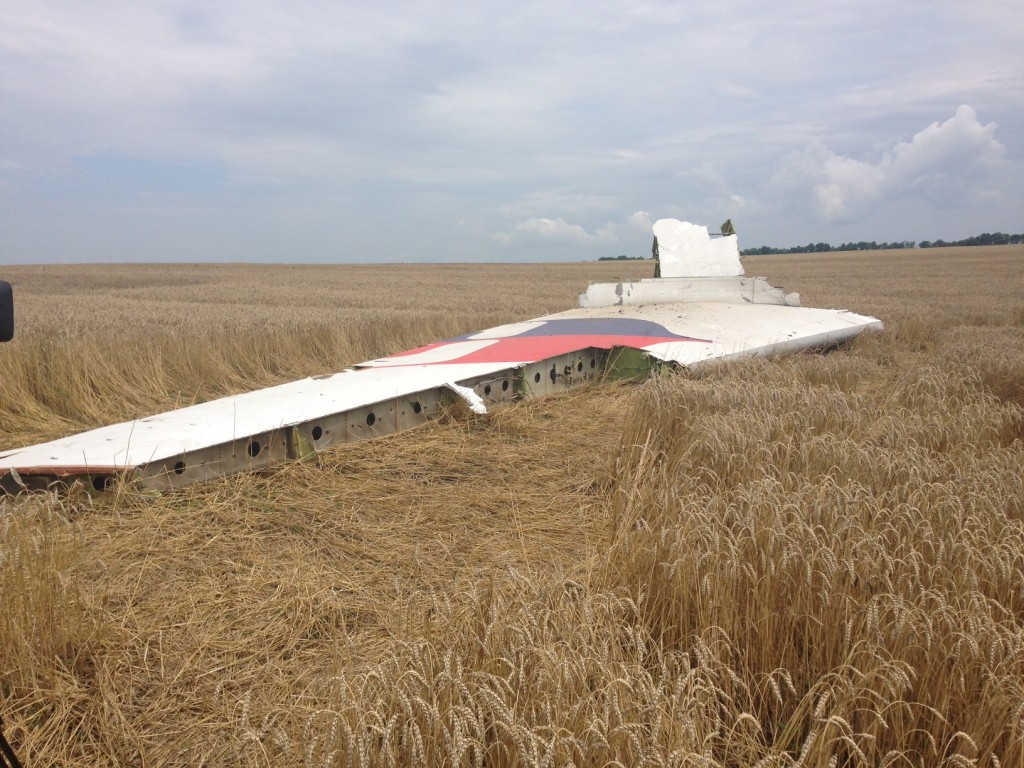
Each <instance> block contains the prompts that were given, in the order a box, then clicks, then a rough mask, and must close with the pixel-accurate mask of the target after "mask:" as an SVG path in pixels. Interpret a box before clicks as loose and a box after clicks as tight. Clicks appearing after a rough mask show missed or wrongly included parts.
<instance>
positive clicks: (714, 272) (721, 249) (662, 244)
mask: <svg viewBox="0 0 1024 768" xmlns="http://www.w3.org/2000/svg"><path fill="white" fill-rule="evenodd" d="M654 236H655V237H656V238H658V254H659V259H660V261H661V276H662V277H736V276H738V275H742V274H743V265H742V264H741V263H740V248H739V240H737V239H736V235H722V236H720V237H715V238H712V237H711V236H710V235H709V234H708V228H707V227H704V226H701V225H700V224H691V223H690V222H688V221H679V220H678V219H658V220H657V221H656V222H654Z"/></svg>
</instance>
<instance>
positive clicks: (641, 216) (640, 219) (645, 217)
mask: <svg viewBox="0 0 1024 768" xmlns="http://www.w3.org/2000/svg"><path fill="white" fill-rule="evenodd" d="M629 226H631V227H633V228H634V229H638V230H640V231H641V232H650V231H651V229H652V227H653V226H654V222H652V221H651V214H649V213H648V212H647V211H636V212H635V213H633V214H631V215H630V217H629Z"/></svg>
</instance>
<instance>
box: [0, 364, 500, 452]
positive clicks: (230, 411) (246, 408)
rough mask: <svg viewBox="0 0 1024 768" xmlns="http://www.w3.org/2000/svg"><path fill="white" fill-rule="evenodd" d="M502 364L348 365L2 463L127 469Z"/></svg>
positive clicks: (68, 440) (93, 434)
mask: <svg viewBox="0 0 1024 768" xmlns="http://www.w3.org/2000/svg"><path fill="white" fill-rule="evenodd" d="M507 367H508V366H506V365H494V364H468V365H445V366H438V365H421V366H409V367H403V368H381V369H366V370H349V371H343V372H341V373H336V374H334V375H333V376H326V377H320V378H315V379H312V378H310V379H302V380H300V381H293V382H291V383H288V384H282V385H280V386H277V387H269V388H267V389H259V390H256V391H254V392H246V393H245V394H242V395H235V396H233V397H224V398H221V399H219V400H211V401H210V402H207V403H200V404H199V405H193V406H190V407H188V408H181V409H178V410H176V411H168V412H167V413H161V414H157V415H155V416H149V417H147V418H144V419H138V420H136V421H129V422H124V423H122V424H114V425H112V426H109V427H101V428H100V429H95V430H91V431H89V432H82V433H81V434H78V435H72V436H71V437H66V438H62V439H60V440H54V441H52V442H49V443H42V444H40V445H36V446H31V447H28V448H21V449H16V450H13V451H6V452H3V453H0V470H3V469H4V468H8V467H15V468H18V467H61V466H73V467H116V468H118V469H125V468H129V467H137V466H140V465H143V464H147V463H150V462H153V461H159V460H163V459H169V458H173V457H175V456H179V455H181V454H183V453H188V452H190V451H195V450H199V449H202V448H207V447H209V446H212V445H220V444H222V443H227V442H230V441H232V440H235V439H238V438H243V437H246V436H249V435H257V434H260V433H263V432H269V431H271V430H274V429H279V428H280V427H285V426H291V425H294V424H300V423H302V422H305V421H309V420H311V419H316V418H319V417H321V416H324V415H327V414H333V413H341V412H343V411H348V410H352V409H355V408H360V407H362V406H365V405H370V404H372V403H378V402H381V401H382V400H387V399H390V398H394V397H400V396H402V395H408V394H412V393H414V392H421V391H423V390H425V389H431V388H434V387H441V386H444V385H445V384H448V383H451V382H454V381H456V380H462V379H469V378H473V377H474V376H482V375H484V374H486V373H490V372H491V371H494V370H502V369H503V368H507Z"/></svg>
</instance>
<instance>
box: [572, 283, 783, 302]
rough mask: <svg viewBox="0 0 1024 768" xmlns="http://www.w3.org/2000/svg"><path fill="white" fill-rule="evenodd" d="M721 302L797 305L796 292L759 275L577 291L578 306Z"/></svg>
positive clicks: (609, 285)
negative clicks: (780, 286) (777, 286)
mask: <svg viewBox="0 0 1024 768" xmlns="http://www.w3.org/2000/svg"><path fill="white" fill-rule="evenodd" d="M692 302H722V303H727V304H737V303H741V302H745V303H750V304H786V305H789V306H794V307H797V306H800V295H799V294H794V293H790V294H785V293H783V292H782V290H781V289H779V288H775V287H774V286H772V285H771V284H770V283H769V282H768V281H767V280H765V279H764V278H763V277H670V278H664V277H663V278H651V279H648V280H623V281H621V282H618V283H594V284H593V285H591V286H589V287H588V288H587V292H586V293H581V294H580V306H581V307H595V308H596V307H615V306H632V305H638V304H675V303H692Z"/></svg>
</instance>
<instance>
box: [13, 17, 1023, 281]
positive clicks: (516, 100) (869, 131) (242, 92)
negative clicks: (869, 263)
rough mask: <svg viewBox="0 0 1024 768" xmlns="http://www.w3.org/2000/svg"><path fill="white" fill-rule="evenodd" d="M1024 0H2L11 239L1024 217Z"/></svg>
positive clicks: (374, 242)
mask: <svg viewBox="0 0 1024 768" xmlns="http://www.w3.org/2000/svg"><path fill="white" fill-rule="evenodd" d="M1022 51H1024V13H1021V12H1020V8H1019V4H1018V2H1017V0H1012V1H1011V0H976V1H975V2H971V3H967V2H963V0H901V1H900V2H891V0H857V1H856V2H853V1H851V0H830V2H828V3H822V2H820V1H819V0H814V2H811V0H778V1H777V2H773V3H764V2H751V1H749V0H715V2H714V3H709V2H704V3H699V2H689V3H684V2H678V0H675V1H672V2H668V1H666V2H641V1H639V0H637V1H633V2H631V1H629V0H627V2H622V0H618V1H617V2H603V1H602V0H592V1H591V2H587V3H573V2H555V1H554V0H545V1H544V2H534V0H517V1H516V2H500V3H499V2H492V1H491V0H480V2H474V3H453V2H432V1H431V0H424V1H422V2H416V3H396V2H391V1H389V0H375V1H374V2H372V3H371V2H368V1H367V2H348V1H347V0H340V1H339V0H333V1H332V2H300V3H284V2H271V1H270V0H245V2H239V1H238V0H221V1H220V2H215V3H211V2H208V1H207V2H179V1H177V0H144V1H143V2H108V0H90V2H88V3H85V2H81V0H33V2H31V3H28V2H24V0H0V264H43V263H55V262H62V263H63V262H167V261H181V262H223V261H228V262H234V261H244V262H281V263H284V262H288V263H334V262H338V263H348V262H356V263H377V262H395V263H400V262H432V261H440V262H463V261H483V262H532V261H579V260H587V259H596V258H599V257H601V256H618V255H620V254H625V255H629V256H645V255H649V254H650V244H651V224H652V222H653V221H655V220H657V219H659V218H669V217H671V218H678V219H683V220H687V221H692V222H696V223H700V224H705V225H708V227H709V229H711V230H712V231H717V229H718V225H719V224H721V222H723V221H724V220H725V219H726V218H731V219H732V220H733V222H734V224H735V226H736V231H737V233H738V235H739V239H740V245H741V247H756V246H761V245H771V246H776V247H789V246H793V245H802V244H806V243H808V242H819V241H825V242H829V243H832V244H833V245H838V244H839V243H841V242H845V241H851V240H852V241H859V240H876V241H879V242H881V241H893V240H918V241H920V240H935V239H940V238H941V239H945V240H955V239H961V238H964V237H968V236H971V235H975V234H980V233H982V232H994V231H1002V232H1013V233H1017V232H1021V231H1024V214H1022V212H1024V53H1022Z"/></svg>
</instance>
